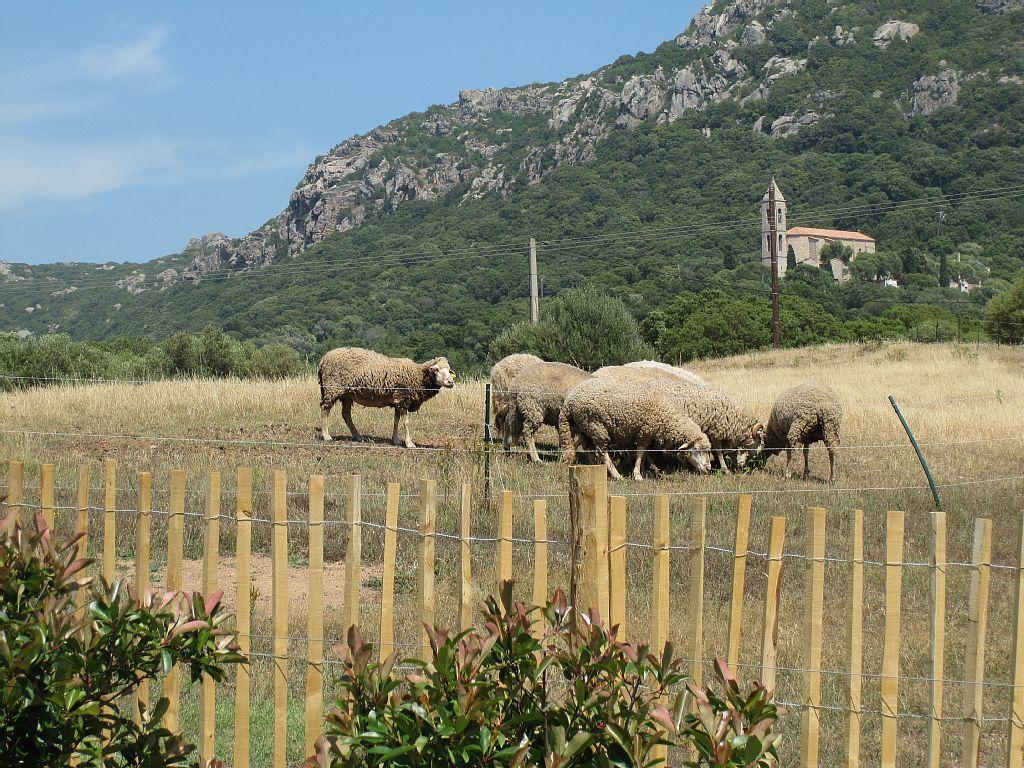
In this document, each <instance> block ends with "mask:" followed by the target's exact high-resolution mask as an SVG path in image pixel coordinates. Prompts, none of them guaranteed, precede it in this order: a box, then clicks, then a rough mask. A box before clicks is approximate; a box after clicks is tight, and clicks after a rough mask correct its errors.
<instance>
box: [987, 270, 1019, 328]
mask: <svg viewBox="0 0 1024 768" xmlns="http://www.w3.org/2000/svg"><path fill="white" fill-rule="evenodd" d="M985 332H986V333H987V334H988V335H989V336H990V337H991V338H993V339H995V340H996V341H998V342H1001V343H1003V344H1024V277H1018V278H1017V279H1016V280H1015V281H1014V283H1013V285H1011V286H1010V287H1009V289H1007V290H1006V291H1003V292H1002V293H1000V294H998V295H997V296H993V297H992V298H991V299H989V302H988V304H986V305H985Z"/></svg>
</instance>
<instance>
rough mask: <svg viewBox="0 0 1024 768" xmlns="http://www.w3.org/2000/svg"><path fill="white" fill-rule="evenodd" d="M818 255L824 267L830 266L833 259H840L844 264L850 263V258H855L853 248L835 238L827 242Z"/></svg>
mask: <svg viewBox="0 0 1024 768" xmlns="http://www.w3.org/2000/svg"><path fill="white" fill-rule="evenodd" d="M818 257H819V258H820V259H821V266H822V267H823V268H824V267H828V265H829V262H830V261H832V259H839V260H840V261H841V262H843V264H849V263H850V259H852V258H853V248H851V247H850V246H848V245H844V244H843V243H840V242H839V241H837V240H833V241H831V242H828V243H826V244H825V246H824V247H823V248H822V249H821V250H820V251H819V252H818Z"/></svg>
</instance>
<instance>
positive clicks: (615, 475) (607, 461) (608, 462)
mask: <svg viewBox="0 0 1024 768" xmlns="http://www.w3.org/2000/svg"><path fill="white" fill-rule="evenodd" d="M601 456H602V457H604V465H605V466H606V467H608V474H609V475H611V478H612V480H621V479H622V475H620V474H619V470H617V469H616V468H615V464H614V463H613V462H612V457H611V456H609V455H608V451H604V450H603V451H601Z"/></svg>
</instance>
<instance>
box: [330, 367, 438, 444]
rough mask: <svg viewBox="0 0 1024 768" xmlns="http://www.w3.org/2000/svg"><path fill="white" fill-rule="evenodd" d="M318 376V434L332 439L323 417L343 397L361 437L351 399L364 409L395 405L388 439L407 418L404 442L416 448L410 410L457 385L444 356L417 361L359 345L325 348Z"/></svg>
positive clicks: (353, 427) (349, 418) (343, 405)
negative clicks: (392, 426) (319, 428)
mask: <svg viewBox="0 0 1024 768" xmlns="http://www.w3.org/2000/svg"><path fill="white" fill-rule="evenodd" d="M317 376H318V378H319V380H320V411H321V414H322V416H323V425H322V427H321V433H322V434H323V438H324V440H327V441H330V440H331V433H330V431H329V430H328V428H327V417H328V415H329V414H330V412H331V407H332V406H333V405H334V404H335V403H336V402H338V401H339V400H340V401H341V414H342V416H343V417H344V418H345V423H346V424H347V425H348V428H349V430H351V432H352V437H354V438H356V439H357V440H359V439H361V435H360V434H359V430H357V429H356V425H355V424H353V423H352V403H358V404H359V405H362V406H366V407H368V408H394V409H395V426H394V429H393V430H392V432H391V442H392V444H394V445H400V443H399V442H398V421H399V419H402V420H403V421H404V422H405V447H406V448H415V447H416V445H415V444H414V443H413V441H412V438H411V437H410V436H409V413H410V412H415V411H418V410H419V408H420V406H421V405H423V403H425V402H427V400H429V399H430V398H432V397H433V396H434V395H436V394H437V393H438V392H439V391H440V390H441V389H442V388H446V389H450V388H451V387H453V386H455V374H454V373H453V372H452V369H451V366H450V365H449V364H448V360H447V358H444V357H435V358H434V359H432V360H428V361H427V362H425V363H417V362H415V361H413V360H410V359H408V358H406V357H385V356H384V355H382V354H380V353H379V352H374V351H373V350H369V349H360V348H358V347H339V348H338V349H332V350H331V351H330V352H327V353H326V354H325V355H324V356H323V359H321V360H320V366H319V368H318V369H317Z"/></svg>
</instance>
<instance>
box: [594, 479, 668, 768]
mask: <svg viewBox="0 0 1024 768" xmlns="http://www.w3.org/2000/svg"><path fill="white" fill-rule="evenodd" d="M604 471H605V470H604V467H603V466H602V467H601V473H602V474H604ZM668 511H669V498H668V496H666V495H659V496H655V497H654V569H653V581H654V585H653V595H652V599H651V652H652V653H654V654H655V655H656V656H660V655H661V654H662V652H663V651H664V650H665V644H666V643H667V642H668V617H669V584H668V581H669V555H670V550H669V545H670V543H671V542H670V541H669V525H668ZM651 758H652V759H653V760H661V761H662V762H661V764H662V765H665V764H667V761H668V747H666V746H665V745H663V744H660V745H658V746H657V747H655V748H654V751H653V752H652V753H651Z"/></svg>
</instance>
